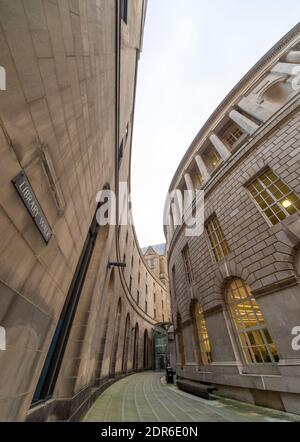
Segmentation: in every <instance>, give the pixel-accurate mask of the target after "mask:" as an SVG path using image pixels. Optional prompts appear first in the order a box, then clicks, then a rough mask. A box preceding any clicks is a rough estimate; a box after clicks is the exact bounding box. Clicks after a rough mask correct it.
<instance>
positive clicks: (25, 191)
mask: <svg viewBox="0 0 300 442" xmlns="http://www.w3.org/2000/svg"><path fill="white" fill-rule="evenodd" d="M12 183H13V184H14V186H15V188H16V190H17V192H18V194H19V196H20V198H21V200H22V201H23V203H24V205H25V207H26V209H27V210H28V212H29V214H30V216H31V218H32V219H33V221H34V222H35V225H36V226H37V228H38V230H39V232H40V234H41V235H42V237H43V239H44V241H45V242H46V244H48V242H49V241H50V239H51V237H52V230H51V227H50V225H49V223H48V221H47V218H46V216H45V214H44V212H43V210H42V208H41V206H40V204H39V202H38V200H37V197H36V196H35V194H34V191H33V189H32V187H31V185H30V183H29V181H28V178H27V176H26V174H25V172H21V173H19V175H17V176H16V178H14V179H13V180H12Z"/></svg>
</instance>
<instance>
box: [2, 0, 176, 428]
mask: <svg viewBox="0 0 300 442" xmlns="http://www.w3.org/2000/svg"><path fill="white" fill-rule="evenodd" d="M129 3H130V8H128V9H126V7H127V6H128V5H127V2H123V1H115V0H83V1H78V0H72V1H67V0H65V1H64V0H60V1H59V2H53V1H49V0H42V1H31V0H28V1H27V0H26V2H22V1H20V0H11V1H3V2H0V22H1V30H0V54H1V65H3V68H4V69H5V72H6V80H7V85H6V86H7V87H6V90H5V91H2V90H1V91H0V148H1V165H0V177H1V178H0V179H1V191H0V243H1V259H0V261H1V262H0V297H1V303H0V327H1V331H4V332H5V334H6V342H5V344H6V345H1V348H0V421H8V420H9V421H13V420H17V421H23V420H26V419H27V420H30V421H36V420H43V421H45V420H68V419H70V420H77V419H79V417H80V416H81V415H82V413H84V412H85V410H86V409H87V407H88V406H89V405H90V404H91V402H92V401H93V400H94V399H95V398H96V397H97V395H98V394H99V393H100V392H101V391H102V390H103V388H105V386H107V385H109V384H110V383H111V382H114V380H115V379H117V378H119V377H120V376H123V375H126V374H128V373H130V372H132V371H134V370H135V371H136V370H142V369H147V368H151V367H152V365H153V354H152V333H153V330H154V327H155V325H156V324H157V323H158V322H161V321H162V312H159V314H158V316H157V317H156V318H154V309H155V305H154V304H155V303H154V296H153V287H156V288H157V298H156V302H158V303H159V302H160V301H161V296H163V297H165V296H167V292H166V287H165V286H164V285H163V284H162V283H161V282H160V280H159V279H157V278H156V277H155V276H154V275H152V273H151V272H150V271H148V268H147V266H146V264H145V262H144V259H143V255H142V253H141V251H140V249H139V245H138V241H137V239H136V236H135V232H134V228H133V227H132V226H131V225H124V226H119V225H117V226H106V227H100V228H99V227H98V225H97V223H96V222H95V214H96V211H97V203H96V195H97V193H98V192H99V191H101V190H102V189H107V190H108V189H110V190H112V191H114V192H115V194H116V197H117V202H119V199H120V197H119V195H120V189H119V182H125V183H127V184H128V187H129V188H130V160H131V140H132V128H133V119H134V102H135V88H136V75H137V64H138V59H139V56H140V51H141V47H142V36H143V26H144V19H145V13H146V1H141V0H132V1H130V2H129ZM119 6H122V8H120V7H119ZM1 84H2V83H1ZM20 172H23V174H25V175H26V177H27V179H28V182H29V183H30V186H31V191H30V189H29V187H28V186H27V187H28V188H26V189H27V190H26V192H27V193H26V198H27V202H28V204H29V206H30V207H27V210H26V207H25V206H24V198H25V196H24V195H23V201H22V199H21V197H20V194H18V193H17V191H16V189H15V188H14V185H13V184H12V180H13V179H14V178H15V177H16V176H18V175H19V173H20ZM25 175H23V177H24V176H25ZM20 188H21V190H22V189H23V188H24V186H23V184H22V183H21V185H20ZM28 189H29V190H28ZM28 192H29V193H28ZM33 193H34V195H35V197H34V196H33ZM36 204H39V206H40V208H41V209H42V211H43V215H39V218H35V220H34V219H33V217H32V216H31V215H32V213H33V212H31V214H30V210H31V209H32V211H33V209H35V210H39V209H37V207H38V206H37V205H36ZM120 207H121V206H120ZM117 210H118V209H117ZM121 210H122V208H121ZM36 213H37V212H35V214H36ZM38 223H39V224H38ZM47 225H48V227H47ZM45 226H46V227H47V229H48V232H50V235H51V238H50V240H49V238H48V241H47V243H46V242H45V238H43V236H42V235H41V231H40V230H41V228H42V227H43V228H44V229H45ZM38 227H40V229H39V228H38ZM44 233H45V232H44ZM123 257H124V261H125V263H126V268H125V269H124V268H122V267H119V265H120V264H123ZM109 263H111V265H109ZM115 264H117V266H116V265H115ZM138 275H140V277H139V276H138ZM130 278H132V284H130ZM146 280H147V281H148V285H149V291H148V293H147V294H146V282H145V281H146ZM138 292H139V295H138ZM161 294H162V295H161ZM138 298H139V299H138ZM146 301H147V311H146ZM165 315H166V316H167V315H168V316H169V315H170V313H169V312H165ZM3 336H4V334H3Z"/></svg>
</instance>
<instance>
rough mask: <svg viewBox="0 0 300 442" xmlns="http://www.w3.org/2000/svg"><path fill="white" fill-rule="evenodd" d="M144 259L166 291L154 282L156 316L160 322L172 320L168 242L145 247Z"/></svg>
mask: <svg viewBox="0 0 300 442" xmlns="http://www.w3.org/2000/svg"><path fill="white" fill-rule="evenodd" d="M142 253H143V255H144V261H145V263H146V265H147V267H148V268H149V270H150V272H151V273H152V275H153V276H154V277H155V278H157V279H158V281H159V282H160V283H161V284H163V286H164V287H165V289H166V291H164V290H161V289H160V288H159V287H158V286H157V287H156V286H155V284H154V289H153V294H154V300H153V303H154V305H155V308H156V318H157V320H158V321H159V322H163V323H164V322H169V323H170V322H172V317H171V307H170V293H169V278H168V254H167V251H166V244H158V245H155V246H149V247H144V248H143V249H142Z"/></svg>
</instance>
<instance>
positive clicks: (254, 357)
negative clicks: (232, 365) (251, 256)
mask: <svg viewBox="0 0 300 442" xmlns="http://www.w3.org/2000/svg"><path fill="white" fill-rule="evenodd" d="M227 302H228V303H229V305H230V312H231V316H232V319H233V322H234V325H235V328H236V330H237V332H238V333H239V337H240V342H241V346H242V348H243V352H244V355H245V359H246V362H247V363H257V364H259V363H273V362H276V361H278V355H277V350H276V346H275V344H274V343H273V341H272V338H271V336H270V333H269V332H268V330H267V328H266V327H265V321H264V317H263V314H262V312H261V310H260V308H259V305H258V304H257V302H256V300H255V299H254V297H253V295H252V293H251V289H250V287H249V286H247V285H246V284H244V283H243V281H242V280H240V279H235V280H233V281H232V282H231V283H230V285H229V286H228V289H227Z"/></svg>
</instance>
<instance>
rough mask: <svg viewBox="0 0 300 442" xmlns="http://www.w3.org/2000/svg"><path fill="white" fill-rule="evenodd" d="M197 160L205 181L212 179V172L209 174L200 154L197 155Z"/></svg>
mask: <svg viewBox="0 0 300 442" xmlns="http://www.w3.org/2000/svg"><path fill="white" fill-rule="evenodd" d="M195 161H196V163H197V165H198V168H199V172H200V174H201V176H202V178H203V180H204V182H206V181H208V180H209V179H210V174H209V172H208V170H207V167H206V166H205V163H204V161H203V160H202V158H201V157H200V155H197V156H196V158H195Z"/></svg>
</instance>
